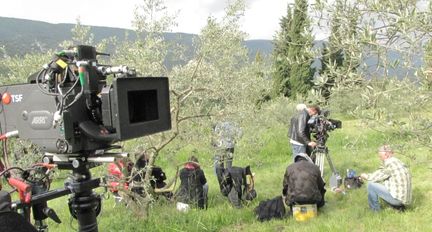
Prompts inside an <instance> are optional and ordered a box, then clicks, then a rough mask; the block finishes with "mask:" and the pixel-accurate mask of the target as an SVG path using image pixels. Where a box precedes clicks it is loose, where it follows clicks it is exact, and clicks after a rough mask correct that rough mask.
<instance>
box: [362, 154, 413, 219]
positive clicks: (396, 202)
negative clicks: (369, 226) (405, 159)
mask: <svg viewBox="0 0 432 232" xmlns="http://www.w3.org/2000/svg"><path fill="white" fill-rule="evenodd" d="M378 156H379V158H380V159H381V160H382V161H383V165H382V166H381V167H380V168H379V169H378V170H377V171H375V172H373V173H370V174H366V173H362V174H361V175H360V177H361V178H362V179H364V180H368V181H369V183H368V201H369V207H370V208H371V209H372V210H373V211H379V210H380V204H379V201H378V199H379V198H381V199H383V200H384V201H385V202H387V203H388V204H389V205H390V206H392V207H393V208H395V209H399V210H402V211H403V210H404V209H405V206H407V205H409V204H411V200H412V189H411V174H410V171H409V170H408V167H407V166H406V165H405V164H404V163H402V161H400V160H399V159H397V158H396V157H393V150H392V149H391V147H390V146H389V145H384V146H381V147H380V148H379V149H378Z"/></svg>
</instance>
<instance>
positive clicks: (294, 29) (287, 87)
mask: <svg viewBox="0 0 432 232" xmlns="http://www.w3.org/2000/svg"><path fill="white" fill-rule="evenodd" d="M280 25H281V31H280V32H279V34H278V35H277V37H276V39H275V50H274V56H273V58H274V67H275V73H274V87H273V89H274V92H275V93H276V94H283V95H284V96H286V97H294V98H295V97H296V96H297V95H304V94H306V93H307V91H308V90H310V89H311V88H312V79H313V74H314V70H313V69H312V68H311V64H312V62H313V57H312V55H311V54H310V48H311V47H312V42H313V38H312V35H311V32H310V21H309V17H308V4H307V0H295V5H294V9H291V8H290V7H288V10H287V16H286V17H283V18H282V19H281V23H280Z"/></svg>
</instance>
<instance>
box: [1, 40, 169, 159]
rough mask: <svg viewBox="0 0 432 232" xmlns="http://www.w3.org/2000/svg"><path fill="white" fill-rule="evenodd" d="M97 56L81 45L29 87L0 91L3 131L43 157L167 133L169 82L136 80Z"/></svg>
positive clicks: (62, 54)
mask: <svg viewBox="0 0 432 232" xmlns="http://www.w3.org/2000/svg"><path fill="white" fill-rule="evenodd" d="M97 55H101V54H100V53H98V52H96V49H95V48H94V47H91V46H85V45H79V46H76V47H74V49H73V50H66V51H62V52H60V53H58V54H56V55H55V56H54V58H53V59H52V61H51V62H49V63H48V64H46V65H44V67H43V69H42V70H41V71H40V72H38V73H37V74H33V75H31V76H30V77H29V81H28V82H29V83H25V84H16V85H7V86H0V94H1V96H2V101H1V111H0V126H1V132H2V133H6V132H17V133H18V136H19V137H20V138H23V139H28V140H30V141H31V142H32V143H34V144H36V145H38V146H39V147H40V148H41V150H42V151H45V152H50V153H57V154H70V153H80V154H86V153H91V152H94V151H96V150H105V149H109V148H110V147H112V144H113V143H115V142H118V141H124V140H128V139H133V138H138V137H141V136H145V135H149V134H153V133H156V132H161V131H165V130H169V129H170V128H171V115H170V106H169V104H170V101H169V85H168V78H166V77H136V73H135V71H134V70H131V69H129V68H128V67H126V66H107V65H100V64H98V61H97V60H96V56H97ZM102 55H106V54H102ZM108 75H114V77H113V79H112V83H111V84H108V83H107V81H106V79H107V76H108Z"/></svg>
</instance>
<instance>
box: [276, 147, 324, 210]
mask: <svg viewBox="0 0 432 232" xmlns="http://www.w3.org/2000/svg"><path fill="white" fill-rule="evenodd" d="M324 185H325V183H324V181H323V179H322V177H321V172H320V170H319V168H318V166H316V165H315V164H314V163H313V162H312V160H311V158H310V157H309V156H308V155H307V154H305V153H300V154H298V155H297V156H296V157H295V162H294V163H293V164H291V165H289V166H288V167H287V169H286V172H285V175H284V180H283V190H282V194H283V196H284V199H285V203H286V204H287V205H289V206H293V205H297V204H317V207H318V208H319V207H322V206H324V194H325V192H326V190H325V188H324Z"/></svg>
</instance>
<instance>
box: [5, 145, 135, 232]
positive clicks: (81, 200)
mask: <svg viewBox="0 0 432 232" xmlns="http://www.w3.org/2000/svg"><path fill="white" fill-rule="evenodd" d="M125 156H127V154H126V153H104V154H98V155H92V156H88V155H83V154H52V153H45V157H44V159H43V161H44V163H54V164H56V165H57V166H58V168H59V169H66V170H72V176H71V178H70V179H68V180H66V181H65V184H64V187H63V188H60V189H55V190H51V191H47V189H43V190H41V191H39V192H33V193H32V196H31V200H30V201H29V202H22V201H20V202H14V203H13V209H14V210H21V211H22V212H23V216H24V217H25V218H26V219H27V220H28V221H30V218H29V217H30V210H31V209H33V218H34V221H35V228H36V230H37V231H38V232H44V231H47V230H48V228H47V225H46V224H45V222H44V220H45V219H46V218H48V217H49V218H51V219H53V220H54V221H55V222H57V223H61V221H60V219H59V218H58V217H57V215H55V212H53V210H52V209H50V208H48V207H47V201H49V200H52V199H56V198H59V197H62V196H66V195H69V194H71V197H70V198H69V202H68V206H69V212H70V214H71V215H72V216H73V217H74V218H75V219H77V221H78V230H79V231H80V232H97V231H98V224H97V220H96V217H97V216H98V215H99V213H100V211H101V207H102V204H101V197H100V196H99V195H98V194H96V193H94V192H93V189H95V188H98V187H100V184H101V179H100V178H96V179H92V178H91V173H90V169H91V168H93V167H97V166H99V165H100V164H101V163H103V162H112V161H114V159H115V158H122V157H125ZM32 188H34V186H32ZM48 210H50V211H49V212H50V213H49V212H48ZM47 212H48V213H47Z"/></svg>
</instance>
